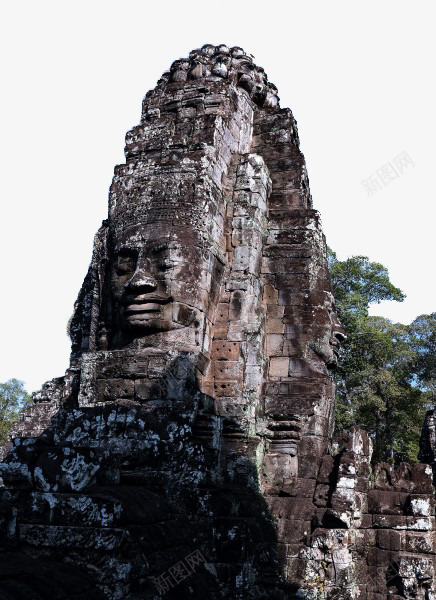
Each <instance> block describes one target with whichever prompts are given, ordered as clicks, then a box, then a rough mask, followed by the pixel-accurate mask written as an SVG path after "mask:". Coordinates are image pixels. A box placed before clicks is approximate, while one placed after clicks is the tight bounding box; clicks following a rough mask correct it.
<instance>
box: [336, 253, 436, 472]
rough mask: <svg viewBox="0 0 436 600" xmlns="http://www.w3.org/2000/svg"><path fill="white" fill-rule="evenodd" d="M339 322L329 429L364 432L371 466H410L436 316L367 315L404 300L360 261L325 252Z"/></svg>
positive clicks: (431, 364) (426, 394)
mask: <svg viewBox="0 0 436 600" xmlns="http://www.w3.org/2000/svg"><path fill="white" fill-rule="evenodd" d="M329 266H330V272H331V276H332V283H333V289H334V295H335V298H336V305H337V311H338V316H339V318H340V319H341V321H342V323H343V325H344V327H345V329H346V331H347V336H348V338H347V340H346V341H345V342H344V344H343V348H342V355H341V360H340V364H339V366H338V369H337V370H336V373H335V376H336V381H337V401H336V429H337V431H338V432H339V431H342V430H344V429H347V428H348V427H350V426H351V425H363V426H365V427H366V428H367V429H368V431H369V433H370V436H371V438H372V440H373V443H374V455H373V458H374V460H375V461H380V460H385V461H390V462H401V461H408V462H414V461H416V460H417V454H418V449H419V437H420V431H421V427H422V422H423V417H424V413H425V411H426V409H427V408H428V406H429V404H431V403H432V401H433V398H434V391H435V378H436V375H435V373H436V358H435V350H436V313H432V314H430V315H421V316H419V317H417V318H416V319H415V320H414V321H413V322H412V323H411V324H410V325H403V324H401V323H392V322H391V321H389V320H388V319H385V318H383V317H375V316H370V315H369V314H368V312H369V306H370V305H371V304H374V303H378V302H381V301H382V300H395V301H397V302H401V301H402V300H403V299H404V298H405V295H404V293H403V292H402V291H401V290H400V289H399V288H397V287H395V286H394V285H393V284H392V283H391V281H390V280H389V273H388V270H387V269H386V267H384V266H383V265H381V264H379V263H376V262H371V261H370V260H369V259H368V258H367V257H365V256H353V257H351V258H348V259H347V260H345V261H340V260H338V258H337V256H336V254H335V253H334V252H333V251H331V250H330V251H329Z"/></svg>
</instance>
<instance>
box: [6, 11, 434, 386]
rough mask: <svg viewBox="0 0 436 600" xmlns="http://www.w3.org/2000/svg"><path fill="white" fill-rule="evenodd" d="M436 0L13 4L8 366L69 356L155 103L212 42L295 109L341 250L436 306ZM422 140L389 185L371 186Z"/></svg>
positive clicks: (420, 307)
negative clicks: (83, 298)
mask: <svg viewBox="0 0 436 600" xmlns="http://www.w3.org/2000/svg"><path fill="white" fill-rule="evenodd" d="M435 6H436V5H435V4H434V2H433V1H432V0H429V1H424V0H421V1H420V2H417V3H412V2H410V1H408V2H403V1H401V0H400V1H398V0H395V1H391V0H383V1H380V0H377V1H373V0H365V1H360V2H357V1H350V0H346V1H340V0H329V1H328V2H326V1H325V0H321V1H319V2H318V1H313V0H312V1H311V0H300V1H298V2H296V1H290V0H286V1H280V2H277V1H272V2H258V1H253V2H250V3H249V2H236V1H234V0H233V1H228V0H220V1H217V2H213V3H212V2H209V3H206V2H204V1H202V2H197V1H193V0H185V1H183V0H177V1H175V0H166V1H165V2H151V1H148V0H142V1H137V0H124V1H123V2H120V1H119V0H118V1H117V2H114V1H111V0H105V1H100V0H87V1H86V2H84V1H77V0H76V1H74V2H72V1H67V0H64V1H59V0H56V1H47V0H45V1H44V0H38V1H37V2H35V0H29V1H19V0H15V1H14V2H6V1H4V2H3V3H2V4H1V7H0V23H1V24H0V46H1V48H0V50H1V56H2V59H3V60H2V62H3V66H2V75H1V78H2V83H3V86H2V88H3V92H2V94H1V96H0V102H1V110H0V120H1V163H0V164H1V168H2V176H1V181H2V196H3V197H2V202H1V217H0V227H1V230H0V250H1V257H2V277H1V281H2V293H1V295H0V301H1V304H0V320H1V321H0V332H1V346H0V348H1V349H0V353H1V355H0V381H5V380H7V379H9V378H11V377H16V378H18V379H22V380H24V381H25V382H26V383H27V388H28V390H29V391H32V390H35V389H37V388H39V386H40V385H41V384H42V383H43V382H44V381H45V380H48V379H51V378H52V377H54V376H59V375H62V374H63V373H64V371H65V369H66V367H67V364H68V356H69V340H68V338H67V336H66V333H65V328H66V323H67V321H68V318H69V317H70V315H71V313H72V309H73V303H74V300H75V298H76V296H77V293H78V291H79V289H80V286H81V283H82V281H83V278H84V276H85V274H86V271H87V268H88V264H89V261H90V258H91V249H92V240H93V236H94V233H95V231H96V230H97V228H98V227H99V225H100V223H101V220H102V219H104V218H105V217H106V214H107V194H108V189H109V185H110V182H111V178H112V175H113V167H114V165H115V164H118V163H122V162H123V161H124V154H123V147H124V135H125V133H126V131H127V130H129V129H130V128H131V127H133V126H134V125H136V124H137V123H138V122H139V119H140V110H141V100H142V97H143V96H144V95H145V93H146V92H147V91H148V90H149V89H151V88H153V87H154V86H155V84H156V81H157V79H158V78H159V77H160V75H161V73H162V72H163V71H165V70H166V69H168V68H169V66H170V65H171V63H172V61H173V60H175V59H176V58H179V57H182V56H187V54H188V53H189V51H190V50H191V49H193V48H196V47H199V46H201V45H203V44H204V43H213V44H218V43H226V44H228V45H231V46H232V45H237V46H242V47H243V48H244V49H245V50H246V51H247V52H250V53H252V54H254V56H255V58H256V62H257V64H259V65H261V66H263V67H264V68H265V69H266V71H267V73H268V75H269V79H270V81H272V82H273V83H275V84H276V85H277V87H278V89H279V95H280V98H281V105H282V107H287V106H289V107H290V108H291V109H292V110H293V112H294V115H295V117H296V119H297V121H298V126H299V133H300V140H301V148H302V150H303V152H304V154H305V156H306V161H307V166H308V172H309V179H310V185H311V191H312V195H313V198H314V205H315V208H317V209H318V210H320V212H321V214H322V217H323V224H324V232H325V234H326V236H327V241H328V243H329V245H330V246H331V247H332V248H333V249H335V250H336V252H337V253H338V255H339V258H341V259H343V258H345V257H346V256H351V255H353V254H363V255H367V256H369V257H370V258H371V259H372V260H376V261H378V262H381V263H383V264H384V265H386V266H387V267H388V268H389V271H390V275H391V280H392V282H393V283H394V284H396V285H397V286H399V287H401V288H402V289H403V291H404V292H405V293H406V294H407V300H406V301H405V302H403V303H402V304H399V303H392V302H390V303H384V304H383V305H380V306H377V307H375V310H373V311H372V312H373V314H381V315H383V316H385V317H387V318H390V319H392V320H394V321H401V322H404V323H408V322H410V321H411V320H412V319H413V318H414V317H415V316H417V315H419V314H422V313H429V312H433V311H434V310H435V309H436V306H435V303H434V288H435V280H434V268H433V259H434V252H433V249H434V242H433V232H434V227H435V225H434V219H435V209H434V201H435V190H434V180H433V175H432V168H433V167H434V160H435V145H434V140H435V139H436V117H435V106H436V97H435V96H436V93H435V89H436V87H435V76H434V69H435V67H434V58H435V46H436V42H435V35H434V23H435V17H436V8H435ZM402 152H407V153H408V155H409V156H410V158H411V159H412V160H413V162H414V164H415V166H414V167H411V166H410V167H409V168H407V169H405V170H404V172H403V173H402V174H401V175H400V176H399V177H397V178H396V179H395V180H393V181H391V182H390V183H389V184H388V185H386V186H383V185H382V186H381V188H382V189H380V190H379V191H378V192H377V193H375V194H374V195H373V196H368V195H367V192H366V191H365V190H364V188H363V186H362V183H361V182H362V180H367V179H368V177H370V176H371V175H373V174H374V173H375V172H376V171H377V169H379V168H381V167H382V166H383V165H385V164H386V163H388V162H391V161H392V159H393V158H394V157H396V156H397V155H399V154H401V153H402Z"/></svg>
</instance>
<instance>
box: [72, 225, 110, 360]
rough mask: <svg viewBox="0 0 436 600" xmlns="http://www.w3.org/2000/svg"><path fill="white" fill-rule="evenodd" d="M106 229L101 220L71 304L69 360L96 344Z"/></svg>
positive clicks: (103, 278) (103, 277)
mask: <svg viewBox="0 0 436 600" xmlns="http://www.w3.org/2000/svg"><path fill="white" fill-rule="evenodd" d="M108 232H109V227H108V224H107V221H103V224H102V226H101V227H100V229H99V230H98V231H97V233H96V235H95V238H94V248H93V253H92V260H91V264H90V266H89V269H88V273H87V275H86V277H85V280H84V282H83V285H82V287H81V290H80V292H79V295H78V297H77V300H76V302H75V305H74V315H73V318H72V319H71V324H70V337H71V357H72V361H75V360H77V359H78V358H79V357H80V355H81V354H82V352H87V351H92V350H96V349H97V346H98V331H99V328H100V321H101V310H102V300H103V298H104V295H105V291H104V290H105V280H106V271H107V263H108Z"/></svg>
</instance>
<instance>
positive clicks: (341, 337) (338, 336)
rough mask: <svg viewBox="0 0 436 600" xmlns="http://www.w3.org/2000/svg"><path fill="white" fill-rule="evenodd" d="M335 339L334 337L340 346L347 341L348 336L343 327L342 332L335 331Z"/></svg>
mask: <svg viewBox="0 0 436 600" xmlns="http://www.w3.org/2000/svg"><path fill="white" fill-rule="evenodd" d="M333 337H334V338H335V339H336V340H337V341H338V342H339V343H340V344H342V343H343V342H345V340H346V339H347V336H346V335H345V330H344V329H342V327H341V330H340V331H338V330H335V331H333Z"/></svg>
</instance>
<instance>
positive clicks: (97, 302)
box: [0, 45, 435, 600]
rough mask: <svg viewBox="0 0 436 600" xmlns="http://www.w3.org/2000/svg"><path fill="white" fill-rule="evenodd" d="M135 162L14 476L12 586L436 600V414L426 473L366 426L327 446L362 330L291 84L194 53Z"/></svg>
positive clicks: (237, 57)
mask: <svg viewBox="0 0 436 600" xmlns="http://www.w3.org/2000/svg"><path fill="white" fill-rule="evenodd" d="M125 154H126V163H125V164H123V165H120V166H118V167H116V169H115V175H114V179H113V182H112V186H111V190H110V196H109V213H108V218H107V219H106V220H105V221H103V223H102V226H101V228H100V230H99V231H98V233H97V235H96V237H95V242H94V250H93V256H92V261H91V265H90V268H89V271H88V274H87V276H86V278H85V280H84V283H83V286H82V289H81V291H80V293H79V296H78V299H77V301H76V305H75V313H74V317H73V320H72V323H71V328H70V331H71V341H72V351H71V362H70V366H69V369H68V370H67V372H66V374H65V377H64V378H59V379H57V380H53V382H50V383H48V384H46V386H45V388H44V389H43V390H42V391H41V392H40V393H39V394H37V395H36V396H35V404H34V406H33V407H32V408H31V410H30V412H29V413H28V414H27V415H25V416H24V418H23V421H22V423H20V424H19V426H18V428H17V431H16V432H15V436H14V437H15V439H14V440H13V443H12V447H11V449H10V451H9V453H8V455H7V456H6V458H5V459H4V463H3V464H2V465H1V467H0V468H1V474H2V477H3V481H4V487H3V488H2V490H1V502H0V508H1V511H0V514H1V517H0V529H1V531H2V546H3V547H4V549H5V553H4V554H3V556H4V561H3V563H2V565H3V566H2V568H1V569H0V582H1V583H0V589H1V585H2V584H4V587H5V589H7V590H8V594H9V595H8V596H7V597H8V598H9V597H13V598H19V597H32V598H45V599H46V598H73V597H84V598H85V597H91V594H92V597H93V598H97V597H104V598H110V599H113V600H116V599H121V598H149V599H154V600H156V599H158V598H160V597H161V594H167V597H168V598H193V599H195V598H204V597H205V596H206V595H207V596H208V597H210V598H213V599H223V598H225V599H228V600H230V599H231V600H234V599H244V600H245V599H250V598H253V599H255V598H256V599H257V598H259V599H260V598H268V599H272V598H275V599H277V600H279V599H282V600H284V599H285V598H291V597H292V598H308V599H312V598H313V599H315V598H325V599H326V600H328V599H331V600H333V599H334V598H336V599H338V598H360V599H362V600H364V599H365V598H366V599H367V600H375V599H376V598H377V599H379V598H380V599H381V598H386V597H390V598H397V599H399V598H412V597H413V598H418V599H421V598H422V599H424V598H425V599H427V600H430V599H431V598H434V592H433V591H432V590H433V589H434V577H435V575H434V573H435V564H434V562H435V554H434V533H433V531H434V525H435V523H434V502H433V499H432V493H433V491H434V488H433V486H432V473H431V468H430V466H429V465H430V464H434V435H433V434H434V423H433V421H432V416H431V415H429V416H428V418H427V421H426V428H425V429H424V433H423V447H422V452H421V454H422V456H421V460H422V461H423V462H425V463H427V464H420V465H401V466H400V467H398V468H394V467H392V466H391V465H384V464H383V465H377V466H376V467H375V468H374V469H371V465H370V456H371V448H370V441H369V440H368V437H367V435H366V433H365V432H364V431H362V430H360V429H358V428H355V429H353V430H352V431H351V432H350V433H349V434H346V435H344V436H343V437H342V439H341V440H340V442H339V444H336V446H335V445H334V444H333V443H332V434H333V414H334V396H335V390H334V384H333V381H332V377H331V369H332V368H334V366H335V363H336V361H337V355H338V349H339V345H340V343H341V341H342V340H343V339H344V335H345V334H344V331H343V330H342V327H341V325H340V323H339V321H338V319H337V316H336V313H335V307H334V299H333V296H332V291H331V285H330V280H329V274H328V269H327V259H326V246H325V241H324V237H323V235H322V230H321V224H320V219H319V215H318V213H317V212H316V211H315V210H314V209H313V207H312V199H311V196H310V192H309V185H308V179H307V173H306V168H305V162H304V157H303V155H302V154H301V152H300V149H299V139H298V133H297V127H296V123H295V120H294V118H293V116H292V113H291V111H290V110H289V109H281V108H280V107H279V100H278V96H277V89H276V88H275V86H273V85H272V84H270V83H269V82H268V80H267V77H266V74H265V72H264V71H263V69H261V68H260V67H257V66H256V65H255V64H254V62H253V57H251V56H250V55H248V54H246V53H245V52H244V51H243V50H242V49H241V48H237V47H235V48H228V47H227V46H224V45H220V46H212V45H206V46H203V48H201V49H199V50H194V51H193V52H191V53H190V55H189V58H187V59H181V60H177V61H175V62H174V63H173V65H172V66H171V69H170V71H169V72H167V73H165V74H164V75H163V76H162V78H161V79H160V80H159V82H158V84H157V86H156V88H155V89H154V90H152V91H150V92H148V93H147V95H146V97H145V99H144V102H143V111H142V118H141V123H140V124H139V125H138V126H137V127H134V128H133V129H132V130H131V131H130V132H128V133H127V136H126V148H125ZM432 423H433V425H432ZM432 432H433V433H432ZM23 557H24V558H23ZM16 564H19V565H20V568H19V569H17V567H16V566H15V565H16ZM48 567H50V571H48V570H47V569H48ZM56 569H58V572H59V573H62V574H63V577H58V578H54V579H50V576H49V572H53V570H55V571H56ZM41 590H48V591H43V592H41ZM20 594H21V595H20ZM388 594H389V595H388ZM432 594H433V595H432Z"/></svg>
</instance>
